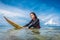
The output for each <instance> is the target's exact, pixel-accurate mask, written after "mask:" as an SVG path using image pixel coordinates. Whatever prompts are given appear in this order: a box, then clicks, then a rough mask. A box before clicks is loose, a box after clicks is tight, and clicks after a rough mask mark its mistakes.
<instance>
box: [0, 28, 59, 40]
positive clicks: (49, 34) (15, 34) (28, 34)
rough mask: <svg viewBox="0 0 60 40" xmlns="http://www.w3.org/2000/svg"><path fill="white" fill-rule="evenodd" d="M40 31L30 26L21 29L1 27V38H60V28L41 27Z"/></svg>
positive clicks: (22, 39) (3, 39)
mask: <svg viewBox="0 0 60 40" xmlns="http://www.w3.org/2000/svg"><path fill="white" fill-rule="evenodd" d="M4 30H5V31H4ZM39 32H40V33H39V34H38V33H34V32H32V30H29V29H28V28H23V29H20V30H14V29H8V30H6V29H3V28H1V29H0V40H60V29H53V28H41V29H40V30H39Z"/></svg>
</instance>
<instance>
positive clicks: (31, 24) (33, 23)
mask: <svg viewBox="0 0 60 40" xmlns="http://www.w3.org/2000/svg"><path fill="white" fill-rule="evenodd" d="M26 26H28V28H31V27H33V28H38V29H39V28H40V22H39V19H36V20H31V21H30V22H29V23H28V24H26V25H25V26H24V27H26Z"/></svg>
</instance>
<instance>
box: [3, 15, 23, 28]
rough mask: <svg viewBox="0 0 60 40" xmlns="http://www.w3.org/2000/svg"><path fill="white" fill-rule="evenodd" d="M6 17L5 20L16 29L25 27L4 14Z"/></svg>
mask: <svg viewBox="0 0 60 40" xmlns="http://www.w3.org/2000/svg"><path fill="white" fill-rule="evenodd" d="M4 18H5V20H6V21H7V22H8V23H9V24H11V25H12V26H13V27H14V28H15V29H22V28H23V27H22V26H20V25H18V24H17V23H15V22H13V21H12V20H10V19H8V18H6V17H5V16H4Z"/></svg>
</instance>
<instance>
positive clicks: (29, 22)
mask: <svg viewBox="0 0 60 40" xmlns="http://www.w3.org/2000/svg"><path fill="white" fill-rule="evenodd" d="M31 22H32V20H31V21H30V22H29V23H28V24H26V25H24V27H26V26H29V25H30V24H31Z"/></svg>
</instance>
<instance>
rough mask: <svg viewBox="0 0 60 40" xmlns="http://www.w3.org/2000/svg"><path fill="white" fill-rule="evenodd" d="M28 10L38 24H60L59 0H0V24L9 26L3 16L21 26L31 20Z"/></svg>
mask: <svg viewBox="0 0 60 40" xmlns="http://www.w3.org/2000/svg"><path fill="white" fill-rule="evenodd" d="M30 12H35V13H36V15H37V17H38V18H39V19H40V25H55V26H60V18H59V17H60V0H0V26H3V25H5V26H10V25H9V24H8V23H7V22H6V20H5V19H4V18H3V16H6V17H7V18H9V19H11V20H13V21H14V22H16V23H18V24H19V25H22V26H23V25H25V24H27V23H28V22H29V21H30V20H31V18H30V15H29V14H30ZM8 28H9V27H8Z"/></svg>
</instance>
